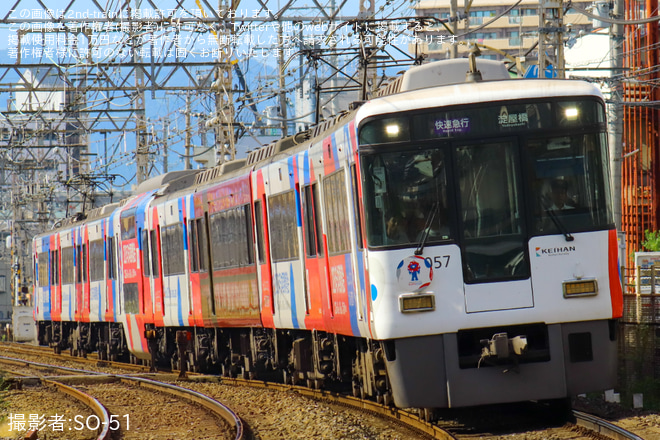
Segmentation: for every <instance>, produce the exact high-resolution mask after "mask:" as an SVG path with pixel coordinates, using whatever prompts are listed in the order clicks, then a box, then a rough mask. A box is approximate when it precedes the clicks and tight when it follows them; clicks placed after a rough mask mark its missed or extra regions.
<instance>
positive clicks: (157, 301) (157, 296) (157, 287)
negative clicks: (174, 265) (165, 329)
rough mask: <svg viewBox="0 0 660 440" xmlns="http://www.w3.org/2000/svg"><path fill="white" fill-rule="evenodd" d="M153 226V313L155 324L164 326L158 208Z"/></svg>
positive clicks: (151, 241) (150, 238) (154, 213)
mask: <svg viewBox="0 0 660 440" xmlns="http://www.w3.org/2000/svg"><path fill="white" fill-rule="evenodd" d="M152 222H153V223H152V226H151V229H150V230H149V245H150V246H151V271H150V273H151V279H152V286H153V292H154V294H153V313H154V323H155V324H156V325H157V326H161V327H162V326H163V325H164V321H163V319H164V317H165V297H164V294H163V278H162V273H163V271H162V266H161V257H160V255H161V254H160V252H161V248H160V226H159V223H158V212H157V210H156V208H154V210H153V220H152Z"/></svg>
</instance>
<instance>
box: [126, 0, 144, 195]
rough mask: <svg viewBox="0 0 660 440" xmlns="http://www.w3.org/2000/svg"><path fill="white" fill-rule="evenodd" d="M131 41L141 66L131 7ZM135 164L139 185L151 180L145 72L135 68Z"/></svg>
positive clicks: (137, 2) (137, 4) (138, 2)
mask: <svg viewBox="0 0 660 440" xmlns="http://www.w3.org/2000/svg"><path fill="white" fill-rule="evenodd" d="M141 4H142V0H135V9H136V10H138V11H139V10H140V9H141ZM128 12H129V14H128V17H129V20H130V21H129V25H130V29H131V30H130V32H131V39H132V41H133V47H132V49H133V62H134V63H135V64H136V65H139V64H141V62H142V57H141V56H140V42H139V39H140V33H141V31H140V30H139V28H138V24H137V23H135V24H134V23H132V14H131V11H130V6H129V8H128ZM135 162H136V165H137V177H136V178H137V183H138V185H139V184H140V183H142V182H144V181H145V180H147V179H148V178H149V146H148V145H147V123H146V116H145V105H144V70H142V67H139V66H138V67H136V68H135Z"/></svg>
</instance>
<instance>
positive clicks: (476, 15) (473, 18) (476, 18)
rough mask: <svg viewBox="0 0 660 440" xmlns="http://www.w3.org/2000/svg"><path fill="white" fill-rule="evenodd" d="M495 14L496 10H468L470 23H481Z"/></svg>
mask: <svg viewBox="0 0 660 440" xmlns="http://www.w3.org/2000/svg"><path fill="white" fill-rule="evenodd" d="M496 15H497V11H493V10H485V11H470V24H483V23H484V21H485V20H487V19H489V18H491V17H495V16H496Z"/></svg>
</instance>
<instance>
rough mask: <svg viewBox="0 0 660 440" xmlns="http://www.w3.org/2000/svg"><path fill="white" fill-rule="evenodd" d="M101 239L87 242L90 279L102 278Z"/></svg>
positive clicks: (98, 279)
mask: <svg viewBox="0 0 660 440" xmlns="http://www.w3.org/2000/svg"><path fill="white" fill-rule="evenodd" d="M103 261H104V252H103V240H93V241H90V242H89V279H90V281H101V280H103V275H104V274H103Z"/></svg>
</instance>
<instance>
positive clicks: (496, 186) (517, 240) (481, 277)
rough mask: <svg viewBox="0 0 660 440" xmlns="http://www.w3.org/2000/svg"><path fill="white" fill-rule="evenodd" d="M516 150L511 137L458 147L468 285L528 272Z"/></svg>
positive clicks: (465, 273) (457, 167)
mask: <svg viewBox="0 0 660 440" xmlns="http://www.w3.org/2000/svg"><path fill="white" fill-rule="evenodd" d="M517 151H518V150H517V145H516V143H515V142H513V141H500V142H493V143H488V144H481V143H480V144H474V145H466V146H460V147H458V148H457V149H456V169H457V170H458V175H457V179H458V185H459V187H458V192H459V203H460V206H459V218H460V226H461V228H460V230H461V231H462V235H463V240H462V241H463V243H464V249H465V250H464V252H463V267H464V279H465V282H467V283H470V282H484V281H493V280H496V279H513V278H518V279H522V278H526V277H528V276H529V265H528V264H527V260H526V257H525V247H526V240H525V237H524V234H523V232H524V230H523V224H524V215H523V213H524V210H523V201H522V189H521V182H520V171H519V161H518V154H517Z"/></svg>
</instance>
